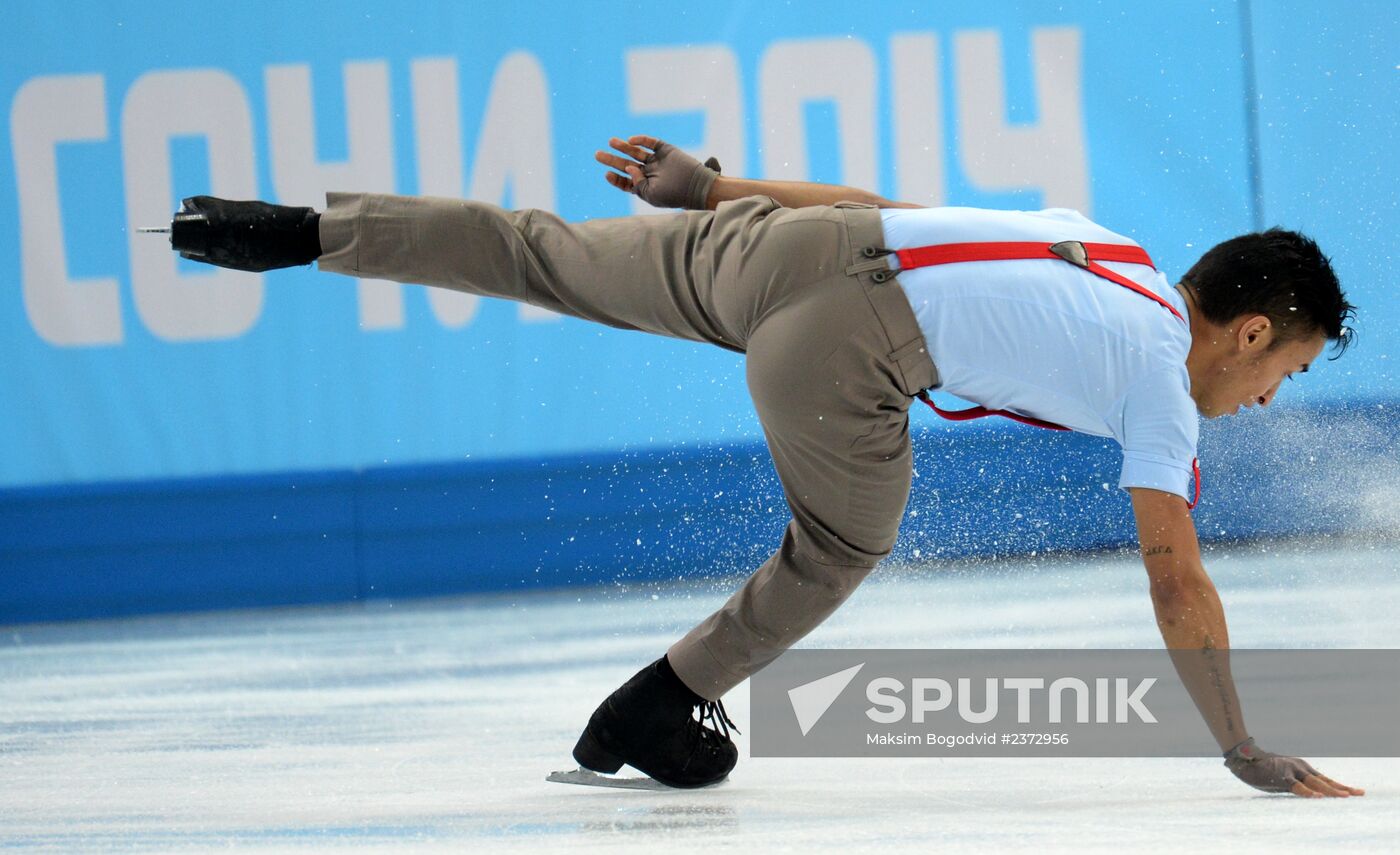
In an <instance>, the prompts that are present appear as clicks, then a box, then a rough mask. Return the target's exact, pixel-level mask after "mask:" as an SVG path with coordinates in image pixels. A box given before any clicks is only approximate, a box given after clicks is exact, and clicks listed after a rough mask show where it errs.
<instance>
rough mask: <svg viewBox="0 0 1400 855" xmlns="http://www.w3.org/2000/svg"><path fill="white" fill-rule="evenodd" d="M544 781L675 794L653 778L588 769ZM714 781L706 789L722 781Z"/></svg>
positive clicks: (671, 789)
mask: <svg viewBox="0 0 1400 855" xmlns="http://www.w3.org/2000/svg"><path fill="white" fill-rule="evenodd" d="M545 780H546V781H553V782H554V783H556V784H580V785H582V786H585V787H611V788H613V789H616V790H670V791H672V792H677V791H678V790H677V788H676V787H668V786H666V785H665V784H663V783H661V782H660V781H658V780H656V779H655V778H614V777H613V776H611V775H600V774H598V773H597V772H594V771H592V770H589V769H574V770H573V771H572V772H550V773H549V777H547V778H545ZM727 780H729V779H728V778H725V779H724V780H723V781H716V782H715V783H713V784H710V785H709V786H707V787H702V788H701V789H709V788H710V787H718V786H719V785H720V784H723V783H724V781H727Z"/></svg>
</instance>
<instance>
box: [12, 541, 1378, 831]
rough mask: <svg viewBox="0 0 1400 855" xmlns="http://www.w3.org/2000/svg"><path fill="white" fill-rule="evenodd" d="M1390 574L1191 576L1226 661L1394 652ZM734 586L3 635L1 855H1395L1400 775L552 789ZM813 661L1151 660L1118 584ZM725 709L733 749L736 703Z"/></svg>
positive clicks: (946, 623)
mask: <svg viewBox="0 0 1400 855" xmlns="http://www.w3.org/2000/svg"><path fill="white" fill-rule="evenodd" d="M1394 550H1395V544H1393V543H1388V544H1357V543H1346V544H1318V545H1313V546H1311V547H1309V548H1307V549H1303V548H1301V547H1300V546H1297V545H1293V546H1286V547H1285V546H1271V547H1266V546H1253V547H1242V548H1238V549H1235V550H1233V551H1216V552H1214V553H1212V554H1210V555H1208V556H1207V562H1208V564H1207V566H1208V568H1209V569H1210V570H1211V572H1212V575H1213V577H1214V578H1215V581H1216V583H1217V586H1218V587H1219V589H1220V591H1221V595H1222V597H1223V599H1224V601H1225V606H1226V613H1227V616H1228V618H1229V620H1230V634H1231V640H1232V642H1233V643H1234V644H1235V645H1236V646H1238V647H1397V646H1400V625H1397V621H1396V618H1395V615H1396V614H1397V611H1400V608H1397V607H1400V574H1397V571H1396V562H1395V559H1394V555H1395V551H1394ZM734 584H736V580H726V581H724V582H722V583H713V584H712V583H705V584H702V585H688V586H675V585H665V586H654V587H636V588H632V589H630V590H623V589H605V590H600V589H590V590H580V591H570V592H555V593H546V594H517V595H509V596H493V597H482V598H472V599H458V600H447V601H436V602H432V603H416V604H407V605H405V604H400V605H396V606H388V605H372V606H369V607H349V608H335V609H303V610H282V611H263V612H248V613H238V614H227V613H226V614H214V615H205V616H196V617H170V618H154V619H143V620H128V621H113V622H101V623H87V624H72V625H54V626H42V627H19V628H11V629H8V630H5V631H4V632H3V636H0V849H5V848H15V849H19V850H23V851H44V850H51V851H104V850H105V851H111V850H118V851H148V850H160V851H178V852H196V851H206V850H214V849H226V848H228V847H230V846H233V847H236V848H238V849H240V850H244V851H260V850H264V851H308V850H354V851H372V850H403V849H408V848H411V849H413V850H414V851H444V852H463V851H471V852H495V851H538V852H553V851H561V850H567V851H577V850H595V851H600V852H609V853H615V852H628V851H638V852H642V851H648V852H650V851H658V850H663V851H666V850H677V851H698V850H700V849H701V848H702V847H703V848H705V849H707V850H710V849H716V850H723V849H732V850H749V851H758V850H762V851H792V852H812V851H834V850H836V849H848V848H854V850H855V851H863V850H869V849H891V850H895V849H898V850H912V849H916V848H918V849H923V850H931V849H932V850H937V851H957V850H979V851H1013V852H1014V851H1037V852H1044V851H1047V850H1050V851H1054V850H1070V849H1073V850H1076V851H1085V850H1102V851H1110V850H1112V851H1123V850H1124V849H1128V850H1147V851H1165V850H1173V851H1176V852H1181V851H1199V850H1205V851H1219V850H1225V849H1227V848H1229V849H1232V850H1243V851H1263V850H1268V849H1274V850H1277V849H1279V848H1282V847H1287V848H1288V849H1290V850H1293V851H1298V850H1308V849H1317V848H1321V849H1324V850H1343V849H1345V850H1347V851H1357V850H1374V851H1389V850H1393V849H1394V847H1395V845H1396V841H1400V809H1397V808H1398V807H1400V806H1398V805H1397V801H1398V800H1400V769H1397V762H1396V761H1394V760H1385V759H1361V760H1358V759H1338V760H1331V761H1326V760H1321V761H1319V762H1318V763H1317V765H1318V766H1319V767H1320V768H1321V769H1322V770H1323V771H1324V772H1325V773H1327V774H1329V775H1331V776H1332V777H1334V778H1337V779H1338V780H1341V781H1344V782H1346V783H1349V784H1353V785H1355V786H1361V787H1365V788H1367V790H1368V795H1367V796H1366V797H1364V798H1358V799H1350V800H1346V801H1330V800H1329V801H1323V800H1317V801H1307V800H1303V799H1296V798H1293V797H1281V796H1267V795H1264V794H1260V793H1256V792H1255V791H1253V790H1250V789H1248V788H1247V787H1245V786H1244V785H1243V784H1240V783H1238V782H1237V781H1236V780H1235V779H1234V778H1233V777H1232V776H1231V775H1230V774H1229V773H1228V772H1227V771H1226V770H1225V769H1224V768H1223V767H1221V765H1220V763H1219V762H1218V761H1214V760H1204V759H1203V760H1175V759H1161V760H1121V761H1120V760H1097V759H1095V760H1091V759H1084V760H1012V759H1001V760H986V759H972V758H964V759H941V760H940V759H931V760H930V759H917V760H915V759H910V760H888V759H878V760H851V759H839V760H836V759H833V760H816V759H804V760H779V759H751V758H747V757H744V758H743V759H741V761H740V764H739V767H738V768H737V769H736V770H735V772H734V774H733V776H732V779H731V781H730V782H729V783H727V784H725V785H723V786H720V787H717V788H714V789H710V790H704V791H699V792H665V793H651V792H635V791H613V790H596V789H593V788H585V787H568V786H562V785H558V784H548V783H545V781H544V776H545V774H547V773H548V772H550V771H551V770H554V769H566V768H572V766H573V764H572V762H571V761H570V759H569V757H568V752H569V749H570V748H571V747H572V745H573V741H574V739H575V738H576V737H577V735H578V732H579V730H580V728H581V727H582V725H583V724H584V722H585V721H586V720H587V717H588V715H589V713H590V712H591V711H592V709H593V707H594V706H595V705H596V704H597V703H598V701H599V700H601V699H602V698H603V697H604V696H605V695H606V694H607V693H608V692H609V691H611V690H612V689H613V688H614V687H615V686H616V685H618V684H619V683H621V682H622V681H623V680H624V679H626V678H627V677H628V676H630V675H631V674H632V672H633V671H635V670H636V669H637V668H639V667H640V666H641V665H643V664H645V663H646V662H648V661H650V660H651V659H653V658H655V657H656V656H657V655H659V654H660V653H661V652H662V651H663V650H664V649H665V648H666V646H667V645H668V644H669V643H670V641H672V640H673V639H674V638H675V637H677V636H678V635H679V634H680V633H682V632H683V631H684V630H685V629H687V628H688V627H689V626H690V625H691V624H693V623H694V622H696V621H698V620H699V619H700V618H701V617H703V616H704V615H705V614H707V613H708V612H709V611H710V610H711V609H712V608H714V607H715V606H717V605H718V604H719V603H720V602H721V601H722V600H723V598H724V596H725V595H726V594H727V593H728V591H729V590H730V589H731V588H732V586H733V585H734ZM807 643H808V645H810V646H813V647H847V646H850V647H922V646H937V647H971V648H976V647H1156V646H1160V644H1161V641H1160V638H1159V637H1158V635H1157V630H1156V626H1155V623H1154V620H1153V617H1152V609H1151V605H1150V603H1149V601H1148V599H1147V593H1146V579H1145V575H1144V573H1143V571H1142V569H1141V567H1140V565H1139V564H1138V562H1137V560H1136V558H1135V557H1132V556H1128V555H1124V556H1111V557H1088V558H1085V557H1060V558H1055V559H1052V560H1050V561H1040V562H1038V563H1034V564H1032V563H1030V562H1027V561H1018V562H1014V563H1011V562H1008V563H1001V564H994V565H984V566H983V567H980V568H976V567H969V566H966V565H958V566H950V565H941V566H928V567H922V568H918V569H909V568H894V567H887V568H882V569H881V570H880V571H879V572H877V574H876V575H875V577H873V579H872V581H871V582H869V583H867V584H866V586H864V587H863V588H862V590H861V591H860V592H859V593H858V594H857V595H856V597H855V598H854V599H853V600H852V601H851V602H850V603H849V604H848V605H847V606H846V607H845V608H843V609H842V611H841V612H839V613H838V614H837V615H836V616H835V617H834V618H832V620H831V621H829V622H828V623H827V624H826V625H825V626H823V627H822V628H821V629H819V630H818V631H817V632H816V633H814V635H813V636H812V637H811V638H809V639H808V642H807ZM1339 700H1340V699H1339ZM1341 702H1344V700H1341ZM726 706H727V707H728V708H729V711H730V713H731V715H732V717H733V718H734V719H735V720H736V721H737V722H738V723H739V726H740V727H741V728H744V727H745V724H746V723H747V721H748V719H749V709H748V692H747V689H746V687H741V688H740V689H738V690H736V691H735V692H733V693H731V695H730V697H728V698H726ZM1245 714H1246V719H1247V717H1248V710H1246V711H1245ZM738 740H739V742H740V745H741V750H744V749H746V747H747V746H746V737H745V736H739V737H738ZM1261 742H1263V743H1264V744H1265V747H1269V748H1274V749H1277V750H1281V751H1286V750H1287V748H1286V746H1276V745H1271V744H1269V743H1268V742H1267V740H1263V739H1261ZM1310 759H1313V760H1318V758H1310Z"/></svg>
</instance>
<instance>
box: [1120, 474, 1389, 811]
mask: <svg viewBox="0 0 1400 855" xmlns="http://www.w3.org/2000/svg"><path fill="white" fill-rule="evenodd" d="M1130 492H1131V493H1132V497H1133V514H1134V516H1135V517H1136V518H1137V527H1138V538H1139V541H1140V543H1141V546H1142V561H1143V564H1144V565H1146V567H1147V577H1148V580H1149V584H1150V591H1151V596H1152V607H1153V609H1154V610H1155V611H1156V613H1157V628H1158V629H1159V630H1161V633H1162V640H1163V641H1165V642H1166V645H1167V648H1168V649H1169V650H1170V652H1171V657H1172V664H1173V665H1174V666H1175V667H1176V671H1177V674H1178V675H1179V676H1180V677H1181V682H1182V684H1183V685H1185V687H1186V691H1187V692H1188V693H1189V694H1190V695H1191V700H1192V701H1194V702H1195V704H1196V708H1197V709H1198V710H1200V713H1201V715H1202V716H1203V717H1204V718H1205V721H1206V726H1207V727H1208V728H1210V732H1211V735H1212V736H1214V737H1215V741H1216V744H1218V745H1219V746H1220V750H1221V751H1222V752H1227V763H1226V765H1227V766H1228V767H1229V768H1230V771H1232V772H1234V773H1235V775H1236V776H1238V777H1239V778H1240V779H1241V780H1243V781H1244V782H1245V783H1247V784H1249V785H1251V786H1253V787H1257V788H1258V789H1262V790H1267V791H1270V792H1292V793H1294V794H1295V795H1300V796H1348V795H1362V794H1363V792H1364V791H1362V790H1359V789H1356V788H1353V787H1348V786H1346V785H1345V784H1339V783H1337V782H1336V781H1334V780H1332V779H1331V778H1329V777H1327V776H1326V775H1323V774H1321V773H1320V772H1318V771H1317V770H1315V769H1313V768H1312V767H1311V766H1309V765H1308V764H1307V763H1306V762H1305V761H1302V760H1298V759H1296V758H1292V757H1282V756H1279V755H1275V754H1271V753H1269V752H1267V751H1263V750H1261V749H1257V748H1255V747H1254V745H1253V741H1252V740H1250V738H1249V732H1248V730H1247V729H1246V728H1245V724H1244V712H1243V710H1241V709H1240V699H1239V696H1238V695H1237V694H1236V692H1235V680H1234V677H1232V676H1231V674H1230V636H1229V631H1228V630H1227V629H1226V626H1225V610H1224V609H1223V608H1222V607H1221V605H1220V595H1219V594H1217V593H1216V591H1215V585H1214V584H1213V583H1212V582H1211V580H1210V577H1209V576H1207V575H1206V571H1205V567H1204V566H1202V564H1201V549H1200V542H1199V541H1198V540H1197V539H1196V528H1195V525H1194V524H1193V523H1192V522H1191V514H1190V511H1189V510H1188V509H1187V507H1186V500H1185V499H1183V498H1181V497H1180V496H1176V495H1173V494H1171V493H1166V492H1162V491H1160V490H1148V489H1133V490H1131V491H1130ZM1232 749H1236V750H1233V751H1232Z"/></svg>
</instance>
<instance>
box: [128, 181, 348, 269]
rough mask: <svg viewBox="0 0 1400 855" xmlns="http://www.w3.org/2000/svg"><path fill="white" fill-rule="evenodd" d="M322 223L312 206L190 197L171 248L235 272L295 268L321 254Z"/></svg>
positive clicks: (173, 222) (180, 213) (174, 223)
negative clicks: (296, 206) (299, 206)
mask: <svg viewBox="0 0 1400 855" xmlns="http://www.w3.org/2000/svg"><path fill="white" fill-rule="evenodd" d="M320 220H321V217H320V215H319V214H317V213H316V212H315V211H313V210H312V209H310V208H292V207H288V206H286V205H269V204H268V203H266V202H236V201H231V200H228V199H216V198H215V197H213V196H191V197H190V198H188V199H186V200H184V202H183V203H181V205H180V210H179V211H178V212H177V213H176V214H175V217H174V219H172V220H171V223H170V247H171V248H172V249H174V250H175V251H176V252H178V253H180V255H181V256H183V257H184V258H188V259H191V260H192V261H200V262H203V263H205V264H213V265H215V266H217V267H227V268H229V269H231V270H247V271H250V272H253V273H260V272H262V271H264V270H276V269H277V268H279V267H297V266H300V265H304V264H310V263H311V262H313V261H315V260H316V259H317V258H319V257H320V255H321V235H320ZM144 231H164V230H163V229H145V230H144Z"/></svg>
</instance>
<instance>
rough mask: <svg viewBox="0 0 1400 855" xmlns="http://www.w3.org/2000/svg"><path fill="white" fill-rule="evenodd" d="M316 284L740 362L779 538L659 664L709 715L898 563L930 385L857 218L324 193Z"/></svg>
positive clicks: (748, 203) (852, 212) (859, 210)
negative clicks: (536, 320)
mask: <svg viewBox="0 0 1400 855" xmlns="http://www.w3.org/2000/svg"><path fill="white" fill-rule="evenodd" d="M327 201H328V209H327V210H326V212H325V213H324V214H323V215H322V217H321V226H320V230H321V246H322V248H323V250H324V254H323V255H322V256H321V259H320V261H319V262H318V264H319V266H320V268H321V269H322V270H328V271H333V272H337V273H346V274H350V275H354V276H364V277H373V278H379V279H391V280H394V281H398V282H411V283H419V284H424V285H433V286H438V287H445V288H453V289H456V290H459V291H466V292H469V293H472V294H479V295H483V296H488V297H503V298H506V299H510V300H518V301H524V302H527V303H530V304H532V305H536V306H542V307H544V308H546V309H551V310H553V311H555V312H559V313H562V314H565V315H571V316H573V317H578V318H584V319H587V320H591V321H598V322H600V323H604V324H607V325H609V326H613V327H620V328H622V329H636V330H645V331H647V332H652V333H659V334H661V335H668V336H674V337H677V338H683V339H690V340H693V341H703V342H709V343H710V344H715V345H719V346H720V347H725V348H729V349H731V350H736V351H741V352H743V353H745V354H747V357H746V376H747V380H748V386H749V392H750V395H751V396H752V398H753V402H754V406H755V408H756V409H757V411H758V416H759V419H760V421H761V422H762V425H763V432H764V436H765V438H766V440H767V443H768V449H769V451H770V452H771V453H772V455H773V462H774V464H775V465H776V467H777V471H778V476H779V478H780V479H781V481H782V485H783V492H784V495H785V496H786V498H787V503H788V506H789V507H790V508H791V510H792V520H791V522H790V523H789V524H788V526H787V530H786V532H785V533H784V535H783V540H782V544H781V545H780V546H779V547H778V550H777V551H776V552H774V553H773V555H772V557H770V558H769V559H768V560H767V561H766V562H765V563H764V564H763V566H761V567H759V568H758V570H757V571H756V572H754V574H753V575H752V576H751V577H749V579H748V581H746V582H745V583H744V585H743V587H741V588H740V589H739V590H738V592H736V593H735V594H734V596H733V597H731V598H730V599H729V601H728V602H727V603H725V604H724V606H723V607H722V608H720V610H719V611H717V612H715V613H714V614H713V615H711V616H710V617H708V618H706V619H705V620H704V621H703V622H702V623H701V624H700V625H699V626H697V627H695V628H694V629H693V630H691V631H690V632H689V633H688V634H687V635H686V636H685V637H684V638H682V639H681V640H680V641H677V642H676V643H675V644H674V645H673V646H672V647H671V648H670V650H669V651H668V653H667V657H668V658H669V659H670V662H671V665H672V667H673V668H674V669H675V671H676V673H677V674H678V675H679V676H680V678H681V679H682V680H683V681H684V682H685V683H686V685H688V686H689V687H690V688H691V689H692V690H694V691H695V692H696V693H697V694H699V695H702V696H703V697H705V698H708V699H711V700H713V699H716V698H718V697H719V696H720V695H722V694H724V693H725V692H726V691H728V690H729V689H731V688H733V687H734V686H735V685H737V684H738V683H740V682H742V681H743V680H744V678H746V677H748V676H749V675H750V674H752V673H754V672H755V671H757V670H758V669H760V668H762V667H763V666H764V665H766V664H768V663H769V662H771V661H772V660H773V659H775V658H777V657H778V656H779V655H780V654H781V653H782V652H783V651H784V650H787V649H788V648H789V647H791V646H792V645H793V644H795V643H796V642H797V641H798V640H799V639H801V638H802V637H803V636H805V635H806V634H807V633H808V632H810V631H811V630H812V629H813V628H814V627H816V626H817V624H819V623H821V622H822V621H823V620H825V619H826V617H827V616H828V615H830V614H831V613H832V612H833V611H835V609H836V608H837V607H838V606H839V605H840V604H841V603H842V602H844V601H845V600H846V598H847V597H849V596H850V595H851V593H852V592H853V591H854V590H855V588H856V586H857V585H859V584H860V583H861V581H862V580H864V579H865V577H866V576H867V575H869V573H870V571H871V569H873V568H874V566H875V565H876V563H878V562H879V561H880V559H882V558H884V557H885V556H886V555H888V554H889V552H890V550H891V549H892V548H893V546H894V541H895V535H896V531H897V529H898V527H899V521H900V519H901V517H902V516H903V514H904V507H905V504H906V502H907V501H908V497H909V487H910V482H911V478H912V472H913V468H912V457H911V452H910V444H909V419H908V411H909V405H910V402H911V401H912V400H913V396H914V395H915V394H916V393H917V392H918V391H919V390H921V389H925V388H930V387H933V386H936V385H938V374H937V371H936V370H935V368H934V365H933V362H932V361H931V360H930V358H929V356H928V354H927V352H926V348H925V346H924V340H923V336H922V334H921V333H920V332H919V327H918V323H917V322H916V321H915V319H914V313H913V310H912V309H911V308H910V307H909V303H908V301H907V300H906V299H905V297H904V294H903V292H902V290H901V289H900V287H899V285H898V284H897V283H896V282H894V281H893V279H890V280H888V281H884V282H877V281H876V279H877V278H880V277H877V276H875V275H874V274H876V273H877V272H878V271H883V270H886V269H887V266H886V264H885V262H884V261H883V259H881V258H879V257H873V258H872V257H869V256H867V255H865V254H864V250H865V249H866V248H867V247H881V246H883V243H882V241H883V232H882V229H881V222H880V216H879V212H878V211H877V210H876V209H874V208H873V207H870V206H866V205H856V204H843V205H840V206H837V207H813V208H800V209H788V208H782V207H780V206H779V205H778V204H777V203H776V202H774V201H773V200H772V199H770V198H768V197H766V196H754V197H750V198H748V199H742V200H739V201H735V202H726V203H724V204H722V205H720V206H719V209H718V210H717V211H713V212H711V211H695V212H681V213H675V214H668V215H659V216H646V217H622V218H617V219H598V220H590V221H588V222H584V223H573V224H571V223H566V222H564V221H562V220H560V219H559V218H558V217H555V216H553V215H552V214H549V213H546V212H544V211H538V210H522V211H506V210H502V209H500V208H498V207H496V206H494V205H487V204H484V203H479V202H471V201H463V200H456V199H431V198H415V197H402V196H384V195H368V194H345V193H332V194H328V196H327Z"/></svg>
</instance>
